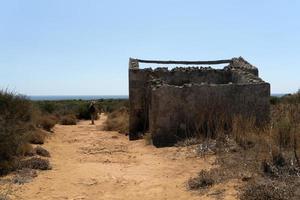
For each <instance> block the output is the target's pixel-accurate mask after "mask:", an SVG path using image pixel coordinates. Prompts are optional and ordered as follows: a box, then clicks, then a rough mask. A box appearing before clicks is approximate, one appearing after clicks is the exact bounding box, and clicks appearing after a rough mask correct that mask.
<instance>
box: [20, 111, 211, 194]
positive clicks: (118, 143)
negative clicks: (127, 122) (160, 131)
mask: <svg viewBox="0 0 300 200" xmlns="http://www.w3.org/2000/svg"><path fill="white" fill-rule="evenodd" d="M104 120H105V116H101V119H100V120H98V121H97V122H96V124H97V125H90V124H89V123H90V122H89V121H81V122H80V123H78V125H75V126H62V125H57V126H56V127H55V129H54V133H53V135H52V136H51V137H50V138H49V139H48V140H47V142H46V144H45V145H44V147H46V149H48V150H49V151H50V153H51V158H50V162H51V164H52V167H53V169H52V170H50V171H40V172H39V174H38V177H37V178H35V179H33V181H32V182H30V183H27V184H24V185H19V186H16V187H18V188H16V190H15V192H16V194H15V195H16V198H17V199H26V200H27V199H31V200H32V199H39V200H40V199H42V200H43V199H51V200H52V199H58V200H59V199H73V200H75V199H76V200H83V199H91V200H97V199H131V200H132V199H139V200H140V199H204V198H205V199H206V198H208V199H210V197H209V196H207V195H205V197H204V196H202V197H201V196H200V195H199V194H198V193H196V192H191V191H188V190H187V189H186V182H187V180H188V179H189V178H190V177H191V176H196V175H197V173H198V172H199V171H200V170H201V169H209V168H210V167H211V166H212V162H213V161H214V160H213V157H211V158H210V157H209V158H207V159H203V158H195V157H192V156H188V155H189V154H187V153H186V151H184V150H182V148H175V147H172V148H160V149H157V148H155V147H153V146H151V145H145V141H144V140H138V141H128V139H127V137H126V136H124V135H121V134H119V133H117V132H107V131H101V126H102V124H103V122H104ZM203 197H204V198H203ZM211 199H214V198H211Z"/></svg>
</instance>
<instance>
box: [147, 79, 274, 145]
mask: <svg viewBox="0 0 300 200" xmlns="http://www.w3.org/2000/svg"><path fill="white" fill-rule="evenodd" d="M269 95H270V85H269V84H268V83H258V84H219V85H212V84H210V85H208V84H203V85H198V84H193V85H185V86H181V87H178V86H172V85H162V86H160V87H158V88H155V89H154V90H153V91H152V96H151V104H150V118H149V122H150V132H151V134H152V137H153V138H152V139H153V144H154V145H155V146H169V145H172V144H174V143H175V142H176V141H177V140H178V139H179V138H184V137H186V136H188V135H193V134H195V132H197V131H198V130H197V128H200V127H197V126H200V125H201V123H203V122H204V121H208V120H214V121H216V122H218V121H221V120H224V118H227V117H231V116H233V115H241V116H243V117H246V116H249V117H250V116H252V117H255V118H256V120H257V123H264V122H266V121H267V120H268V118H269V113H270V106H269Z"/></svg>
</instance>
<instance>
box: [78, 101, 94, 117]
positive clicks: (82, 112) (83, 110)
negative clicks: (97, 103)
mask: <svg viewBox="0 0 300 200" xmlns="http://www.w3.org/2000/svg"><path fill="white" fill-rule="evenodd" d="M77 113H78V114H77V118H78V119H85V120H90V119H91V114H90V112H89V103H84V104H82V105H79V106H78V111H77Z"/></svg>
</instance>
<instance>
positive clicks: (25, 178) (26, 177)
mask: <svg viewBox="0 0 300 200" xmlns="http://www.w3.org/2000/svg"><path fill="white" fill-rule="evenodd" d="M35 177H37V173H36V171H35V170H32V169H27V168H25V169H21V170H19V171H18V172H17V174H16V175H15V177H13V179H12V182H13V183H14V184H19V185H22V184H24V183H29V182H31V181H32V179H33V178H35Z"/></svg>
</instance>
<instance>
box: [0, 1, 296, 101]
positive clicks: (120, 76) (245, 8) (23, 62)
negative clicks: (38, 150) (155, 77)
mask: <svg viewBox="0 0 300 200" xmlns="http://www.w3.org/2000/svg"><path fill="white" fill-rule="evenodd" d="M237 56H243V57H244V58H245V59H247V60H248V61H249V62H251V63H252V64H254V65H255V66H257V67H258V68H259V70H260V75H261V77H262V78H263V79H264V80H266V81H268V82H270V83H271V88H272V93H287V92H295V91H296V90H298V89H299V88H300V1H298V0H289V1H286V0H281V1H279V0H278V1H276V0H269V1H267V0H251V1H250V0H249V1H244V0H226V1H225V0H224V1H223V0H206V1H202V0H181V1H179V0H178V1H176V0H148V1H146V0H136V1H134V0H119V1H116V0H0V88H8V89H10V90H14V91H17V92H20V93H23V94H27V95H113V94H115V95H123V94H128V58H129V57H137V58H142V59H174V60H176V59H177V60H210V59H225V58H231V57H237Z"/></svg>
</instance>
